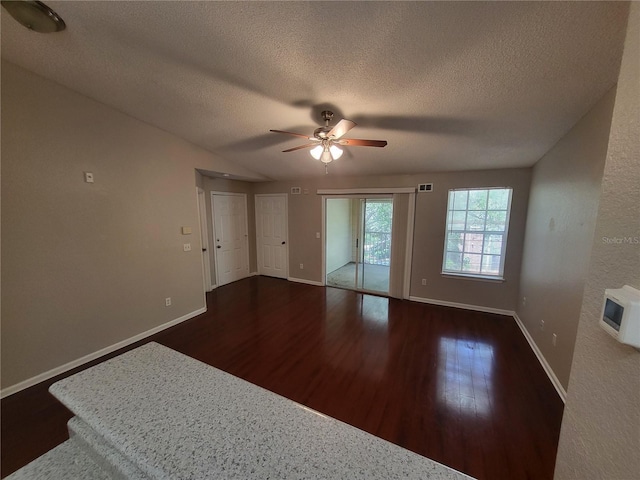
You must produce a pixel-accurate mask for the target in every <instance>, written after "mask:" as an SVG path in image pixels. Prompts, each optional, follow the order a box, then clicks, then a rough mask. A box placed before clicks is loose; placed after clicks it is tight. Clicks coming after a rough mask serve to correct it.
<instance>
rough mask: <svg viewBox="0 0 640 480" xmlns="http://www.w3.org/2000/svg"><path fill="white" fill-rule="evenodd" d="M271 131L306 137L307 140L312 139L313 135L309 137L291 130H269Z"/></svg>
mask: <svg viewBox="0 0 640 480" xmlns="http://www.w3.org/2000/svg"><path fill="white" fill-rule="evenodd" d="M269 131H270V132H273V133H286V134H287V135H295V136H296V137H302V138H306V139H307V140H312V139H313V137H309V136H308V135H303V134H301V133H293V132H285V131H284V130H269Z"/></svg>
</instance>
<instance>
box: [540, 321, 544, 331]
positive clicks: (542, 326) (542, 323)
mask: <svg viewBox="0 0 640 480" xmlns="http://www.w3.org/2000/svg"><path fill="white" fill-rule="evenodd" d="M540 330H544V320H540Z"/></svg>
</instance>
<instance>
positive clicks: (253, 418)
mask: <svg viewBox="0 0 640 480" xmlns="http://www.w3.org/2000/svg"><path fill="white" fill-rule="evenodd" d="M50 391H51V393H52V394H53V395H55V397H56V398H58V399H59V400H60V401H61V402H62V403H64V404H65V405H66V406H67V407H68V408H70V409H71V410H72V411H73V412H74V413H75V414H76V415H77V416H78V417H79V418H80V419H81V420H83V421H84V422H86V423H87V424H88V425H89V426H90V427H91V428H93V429H94V430H95V431H96V432H98V433H99V434H100V436H101V437H102V438H103V439H104V440H105V441H107V442H109V443H110V444H111V445H112V446H114V447H116V448H117V449H118V450H119V451H120V452H122V453H123V454H124V455H126V456H127V457H129V458H130V459H131V460H132V461H133V462H135V463H136V465H137V466H138V467H139V468H140V469H141V470H142V471H143V472H144V473H145V474H147V475H149V476H150V477H151V478H167V479H168V478H171V479H177V478H181V479H182V478H184V479H187V478H190V479H198V480H200V479H208V478H224V479H233V478H237V479H249V478H256V479H267V478H271V479H285V478H287V479H288V478H292V479H293V478H295V479H303V478H308V479H319V478H323V479H347V478H348V479H363V480H364V479H366V480H375V479H385V480H389V479H411V478H415V479H425V478H434V479H469V478H471V477H468V476H466V475H464V474H462V473H460V472H457V471H455V470H452V469H450V468H448V467H446V466H443V465H441V464H439V463H437V462H434V461H432V460H429V459H428V458H426V457H423V456H420V455H418V454H415V453H413V452H411V451H409V450H406V449H404V448H401V447H399V446H397V445H394V444H392V443H389V442H387V441H384V440H382V439H380V438H378V437H375V436H373V435H370V434H368V433H366V432H364V431H362V430H359V429H357V428H355V427H352V426H350V425H347V424H345V423H343V422H340V421H338V420H335V419H333V418H330V417H327V416H324V415H322V414H319V413H318V412H315V411H313V410H310V409H308V408H306V407H304V406H302V405H299V404H297V403H295V402H292V401H291V400H288V399H286V398H284V397H281V396H279V395H277V394H274V393H272V392H269V391H268V390H265V389H263V388H260V387H257V386H255V385H253V384H251V383H249V382H246V381H244V380H242V379H239V378H237V377H234V376H233V375H230V374H228V373H225V372H223V371H221V370H218V369H216V368H214V367H211V366H209V365H206V364H204V363H201V362H199V361H197V360H194V359H193V358H190V357H187V356H185V355H183V354H181V353H178V352H176V351H174V350H171V349H169V348H166V347H163V346H161V345H159V344H157V343H149V344H147V345H144V346H142V347H140V348H137V349H135V350H132V351H130V352H127V353H125V354H123V355H121V356H119V357H116V358H113V359H111V360H108V361H106V362H104V363H101V364H99V365H96V366H95V367H92V368H89V369H88V370H85V371H83V372H80V373H78V374H76V375H73V376H71V377H69V378H66V379H64V380H61V381H60V382H57V383H55V384H53V385H52V386H51V388H50Z"/></svg>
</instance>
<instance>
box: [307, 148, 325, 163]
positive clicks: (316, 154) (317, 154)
mask: <svg viewBox="0 0 640 480" xmlns="http://www.w3.org/2000/svg"><path fill="white" fill-rule="evenodd" d="M323 151H324V148H322V145H317V146H315V147H313V148H312V149H311V150H310V151H309V153H311V156H312V157H313V158H315V159H316V160H320V157H321V156H322V152H323Z"/></svg>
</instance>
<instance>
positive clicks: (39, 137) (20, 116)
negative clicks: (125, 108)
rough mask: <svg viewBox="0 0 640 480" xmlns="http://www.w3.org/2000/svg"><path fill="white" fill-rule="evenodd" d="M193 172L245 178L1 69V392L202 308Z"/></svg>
mask: <svg viewBox="0 0 640 480" xmlns="http://www.w3.org/2000/svg"><path fill="white" fill-rule="evenodd" d="M195 168H203V169H207V170H227V171H230V172H234V171H235V172H236V173H237V174H238V175H243V176H245V175H248V172H246V171H243V170H239V169H238V168H237V167H236V166H234V165H231V164H227V163H226V162H224V161H222V160H220V159H218V158H216V157H214V156H213V155H212V154H210V153H207V152H205V151H204V150H201V149H199V148H197V147H194V146H192V145H190V144H188V143H187V142H185V141H183V140H181V139H179V138H177V137H175V136H173V135H170V134H168V133H166V132H164V131H161V130H159V129H156V128H154V127H151V126H149V125H147V124H145V123H142V122H139V121H137V120H135V119H133V118H131V117H129V116H127V115H124V114H122V113H120V112H117V111H115V110H113V109H112V108H110V107H107V106H105V105H103V104H101V103H98V102H95V101H93V100H90V99H89V98H87V97H84V96H82V95H79V94H77V93H74V92H72V91H70V90H68V89H66V88H64V87H62V86H60V85H58V84H55V83H53V82H50V81H48V80H45V79H43V78H42V77H39V76H36V75H34V74H31V73H29V72H27V71H25V70H23V69H21V68H18V67H16V66H14V65H12V64H10V63H7V62H3V63H2V287H3V288H2V388H3V389H4V388H6V387H9V386H13V385H15V384H17V383H19V382H22V381H25V380H27V379H29V378H31V377H34V376H36V375H39V374H42V373H44V372H47V371H49V370H51V369H54V368H57V367H60V366H62V365H64V364H66V363H68V362H71V361H75V360H77V359H79V358H81V357H83V356H85V355H89V354H92V353H94V352H96V351H98V350H100V349H103V348H106V347H109V346H111V345H113V344H116V343H117V342H121V341H124V340H126V339H128V338H130V337H132V336H135V335H137V334H140V333H142V332H145V331H147V330H149V329H152V328H155V327H158V326H159V325H162V324H164V323H166V322H169V321H171V320H174V319H177V318H180V317H182V316H184V315H188V314H190V313H191V312H194V311H197V310H198V309H201V308H203V307H204V295H203V283H202V264H201V259H200V254H199V252H200V238H199V235H197V233H194V234H192V235H189V236H183V235H181V230H180V227H182V226H191V227H192V228H193V231H194V232H198V211H197V201H196V188H195V184H196V176H195V175H194V169H195ZM84 171H91V172H93V174H94V176H95V183H93V184H88V183H85V182H84V178H83V172H84ZM187 242H190V243H191V244H192V247H193V248H192V251H191V252H184V251H183V248H182V245H183V243H187ZM165 297H171V298H172V303H173V305H172V306H171V307H165Z"/></svg>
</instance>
